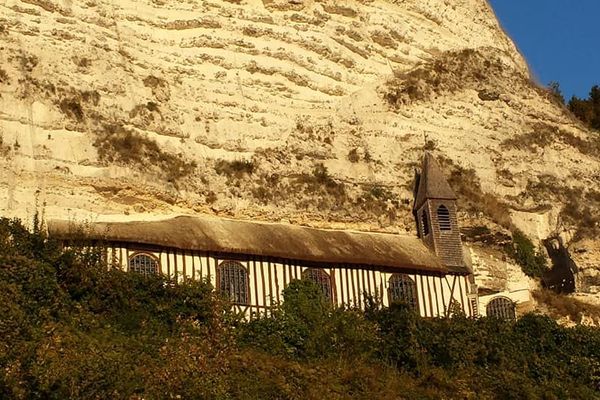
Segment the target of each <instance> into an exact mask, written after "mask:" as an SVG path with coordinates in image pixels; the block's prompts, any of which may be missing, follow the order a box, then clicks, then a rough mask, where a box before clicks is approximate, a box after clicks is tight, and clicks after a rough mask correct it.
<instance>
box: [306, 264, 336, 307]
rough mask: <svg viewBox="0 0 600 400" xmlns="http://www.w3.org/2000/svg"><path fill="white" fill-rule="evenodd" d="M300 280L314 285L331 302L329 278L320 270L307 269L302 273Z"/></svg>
mask: <svg viewBox="0 0 600 400" xmlns="http://www.w3.org/2000/svg"><path fill="white" fill-rule="evenodd" d="M302 279H307V280H310V281H313V282H314V283H316V284H317V285H318V286H319V288H321V292H322V293H323V296H325V298H326V299H327V300H329V301H332V300H333V293H332V292H331V278H330V277H329V275H328V274H327V272H325V271H324V270H322V269H321V268H308V269H305V270H304V272H302Z"/></svg>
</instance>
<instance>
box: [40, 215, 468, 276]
mask: <svg viewBox="0 0 600 400" xmlns="http://www.w3.org/2000/svg"><path fill="white" fill-rule="evenodd" d="M48 231H49V234H50V236H51V237H54V238H57V239H62V240H75V239H81V237H82V235H83V236H84V237H85V238H86V239H88V240H104V241H110V242H121V243H129V244H132V245H134V246H135V244H138V245H154V246H162V247H170V248H177V249H183V250H194V251H209V252H216V253H226V254H235V255H252V256H259V257H272V258H284V259H290V260H299V261H304V262H311V263H328V264H332V263H333V264H350V265H367V266H372V267H379V268H384V269H392V270H413V271H415V270H418V271H428V272H432V273H446V272H449V271H448V269H447V268H446V267H445V266H443V265H442V264H441V261H440V260H439V259H438V258H437V256H436V255H435V254H434V253H433V252H432V251H431V250H430V249H429V248H427V247H426V246H425V245H424V244H423V242H421V240H419V239H418V238H416V237H409V236H401V235H392V234H382V233H365V232H355V231H342V230H324V229H313V228H307V227H302V226H295V225H288V224H274V223H258V222H247V221H236V220H229V219H222V218H214V217H190V216H180V217H176V218H172V219H168V220H161V221H140V222H99V223H93V224H91V226H86V227H85V229H84V230H82V229H81V228H77V226H75V225H74V224H73V223H70V222H68V221H56V220H55V221H49V223H48ZM454 272H458V273H463V272H464V271H458V270H455V271H454Z"/></svg>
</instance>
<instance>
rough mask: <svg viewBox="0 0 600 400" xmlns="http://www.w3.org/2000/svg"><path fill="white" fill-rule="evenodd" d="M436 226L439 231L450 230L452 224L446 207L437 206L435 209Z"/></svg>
mask: <svg viewBox="0 0 600 400" xmlns="http://www.w3.org/2000/svg"><path fill="white" fill-rule="evenodd" d="M437 216H438V224H439V225H440V230H441V231H450V230H452V222H451V221H450V211H448V208H446V206H439V207H438V209H437Z"/></svg>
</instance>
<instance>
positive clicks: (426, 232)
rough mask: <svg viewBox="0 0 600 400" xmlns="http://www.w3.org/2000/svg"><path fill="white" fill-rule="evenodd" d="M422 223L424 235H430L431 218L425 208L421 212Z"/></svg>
mask: <svg viewBox="0 0 600 400" xmlns="http://www.w3.org/2000/svg"><path fill="white" fill-rule="evenodd" d="M421 224H422V225H423V236H427V235H429V218H427V211H425V210H423V214H421Z"/></svg>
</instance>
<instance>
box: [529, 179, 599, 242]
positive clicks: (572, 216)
mask: <svg viewBox="0 0 600 400" xmlns="http://www.w3.org/2000/svg"><path fill="white" fill-rule="evenodd" d="M525 193H526V194H527V195H528V196H531V197H532V198H533V199H534V200H535V201H536V202H538V203H540V202H558V203H561V204H564V206H563V209H562V211H561V214H560V217H561V223H562V224H565V225H566V227H570V228H574V229H576V234H575V238H574V239H575V240H579V239H582V238H585V237H595V236H596V235H598V233H599V232H600V201H598V200H600V192H598V191H596V190H594V189H589V188H588V189H583V188H578V187H569V186H566V185H564V184H562V183H560V182H559V181H557V180H556V178H555V177H553V176H551V175H543V176H539V177H538V181H537V182H534V181H530V182H529V183H528V184H527V188H526V190H525Z"/></svg>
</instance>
